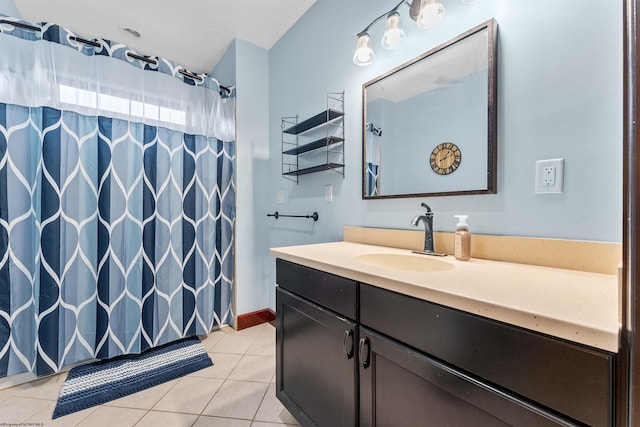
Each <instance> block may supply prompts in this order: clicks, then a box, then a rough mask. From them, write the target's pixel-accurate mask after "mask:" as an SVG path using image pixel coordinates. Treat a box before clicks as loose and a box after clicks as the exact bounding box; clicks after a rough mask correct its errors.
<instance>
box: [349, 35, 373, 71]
mask: <svg viewBox="0 0 640 427" xmlns="http://www.w3.org/2000/svg"><path fill="white" fill-rule="evenodd" d="M375 56H376V54H375V53H374V52H373V47H372V46H371V37H369V34H366V33H365V34H362V35H359V36H358V40H357V41H356V52H355V53H354V54H353V63H354V64H356V65H360V66H364V65H369V64H371V62H372V61H373V58H375Z"/></svg>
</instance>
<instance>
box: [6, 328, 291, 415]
mask: <svg viewBox="0 0 640 427" xmlns="http://www.w3.org/2000/svg"><path fill="white" fill-rule="evenodd" d="M202 342H203V344H204V346H205V347H206V348H207V351H208V352H209V355H210V356H211V360H212V361H213V363H214V365H213V366H212V367H210V368H207V369H203V370H201V371H198V372H194V373H193V374H190V375H187V376H185V377H182V378H180V379H177V380H174V381H170V382H167V383H164V384H161V385H159V386H157V387H153V388H150V389H147V390H145V391H142V392H140V393H135V394H132V395H130V396H127V397H124V398H122V399H118V400H114V401H112V402H109V403H106V404H104V405H100V406H96V407H93V408H89V409H86V410H84V411H81V412H76V413H74V414H70V415H67V416H64V417H61V418H58V419H56V420H51V414H52V413H53V408H54V406H55V403H56V399H57V397H58V392H59V391H60V387H61V386H62V383H63V382H64V380H65V378H66V375H67V374H66V373H63V374H59V375H56V376H51V377H47V378H44V379H41V380H37V381H34V382H31V383H28V384H22V385H19V386H15V387H12V388H8V389H5V390H0V425H10V424H14V425H15V424H19V423H23V424H22V425H25V426H43V427H53V426H82V427H85V426H86V427H100V426H105V427H107V426H118V427H125V426H141V427H144V426H149V427H154V426H163V427H164V426H167V427H173V426H176V427H183V426H184V427H189V426H193V427H204V426H216V427H217V426H219V427H276V426H289V425H298V423H297V422H296V421H295V419H294V418H293V417H292V416H291V414H289V412H288V411H287V410H286V409H284V407H283V406H282V404H281V403H280V402H279V401H278V400H277V399H276V396H275V328H274V327H273V326H272V325H270V324H268V323H265V324H262V325H258V326H254V327H252V328H248V329H244V330H242V331H235V330H233V329H232V328H229V327H225V328H223V329H220V330H217V331H214V332H212V333H211V334H209V335H208V336H207V337H206V338H205V339H204V340H203V341H202Z"/></svg>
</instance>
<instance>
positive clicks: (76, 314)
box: [0, 28, 235, 376]
mask: <svg viewBox="0 0 640 427" xmlns="http://www.w3.org/2000/svg"><path fill="white" fill-rule="evenodd" d="M0 29H1V28H0ZM57 31H62V30H61V29H59V28H58V29H57ZM13 35H15V34H10V35H7V34H0V37H12V36H13ZM66 40H68V38H67V39H66ZM39 43H42V41H40V42H39ZM79 55H80V54H79ZM80 56H82V55H80ZM107 60H110V61H114V59H107ZM0 71H1V70H0ZM136 71H137V72H141V71H142V70H136ZM145 72H146V71H145ZM3 77H6V76H3V75H2V74H1V73H0V82H1V80H2V78H3ZM180 84H184V83H182V82H181V83H180ZM201 90H207V91H210V89H206V88H201ZM1 94H2V84H1V83H0V95H1ZM216 95H217V93H216ZM1 99H2V98H1V97H0V100H1ZM222 101H223V100H220V99H217V102H222ZM211 117H212V118H213V119H215V117H216V114H211ZM150 122H153V121H152V120H146V119H144V118H140V119H139V120H137V119H135V118H134V117H132V118H129V119H123V118H116V117H108V116H106V115H101V114H95V115H91V114H81V113H78V112H76V111H69V110H66V109H63V108H54V107H50V106H34V105H19V104H14V103H10V102H0V376H7V375H13V374H18V373H22V372H33V373H35V374H37V375H46V374H50V373H53V372H57V371H59V370H61V369H62V368H63V367H65V366H68V365H71V364H75V363H78V362H81V361H85V360H91V359H95V358H99V359H102V358H109V357H114V356H118V355H122V354H130V353H139V352H141V351H144V350H145V349H147V348H150V347H154V346H158V345H161V344H164V343H167V342H170V341H173V340H176V339H179V338H182V337H186V336H190V335H194V334H204V333H207V332H209V331H210V330H211V329H212V328H214V327H215V326H219V325H223V324H228V323H230V322H232V316H233V313H232V311H231V300H232V297H231V291H232V281H233V242H234V240H233V237H234V231H233V227H234V220H235V186H234V182H233V164H234V158H235V153H234V142H233V141H232V140H229V138H223V139H224V140H223V139H220V138H218V137H216V136H214V135H211V132H206V131H205V130H204V129H203V131H202V133H189V132H186V131H185V130H184V129H183V130H177V129H175V128H170V126H169V127H165V126H162V122H160V121H156V122H155V123H152V124H149V123H150ZM174 127H175V126H174Z"/></svg>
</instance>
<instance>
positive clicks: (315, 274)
mask: <svg viewBox="0 0 640 427" xmlns="http://www.w3.org/2000/svg"><path fill="white" fill-rule="evenodd" d="M276 283H277V284H278V286H281V287H282V288H284V289H287V290H289V291H291V292H293V293H295V294H297V295H299V296H301V297H303V298H306V299H308V300H310V301H312V302H315V303H316V304H320V305H322V306H324V307H326V308H328V309H330V310H333V311H335V312H336V313H339V314H341V315H343V316H346V317H348V318H350V319H357V317H356V316H357V314H358V313H357V309H356V307H357V289H358V285H357V283H356V282H355V281H353V280H350V279H345V278H344V277H340V276H336V275H333V274H330V273H325V272H324V271H319V270H315V269H313V268H309V267H305V266H302V265H299V264H295V263H292V262H289V261H285V260H282V259H279V258H278V259H276Z"/></svg>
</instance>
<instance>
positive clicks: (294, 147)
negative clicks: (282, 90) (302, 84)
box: [280, 91, 344, 184]
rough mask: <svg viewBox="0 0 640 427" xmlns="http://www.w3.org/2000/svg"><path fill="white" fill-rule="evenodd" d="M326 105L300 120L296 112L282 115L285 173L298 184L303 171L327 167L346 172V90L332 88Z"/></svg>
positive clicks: (327, 168)
mask: <svg viewBox="0 0 640 427" xmlns="http://www.w3.org/2000/svg"><path fill="white" fill-rule="evenodd" d="M326 106H327V108H326V110H324V111H322V112H320V113H318V114H316V115H314V116H312V117H309V118H308V119H306V120H303V121H301V122H298V116H297V115H295V116H285V117H282V121H281V124H280V126H281V129H282V176H283V177H284V178H286V179H288V180H290V181H294V182H295V183H296V184H297V183H298V176H300V175H306V174H309V173H314V172H320V171H325V170H332V171H335V172H337V173H339V174H340V175H342V176H344V91H342V92H329V93H328V94H327V104H326ZM304 155H308V157H309V160H308V162H306V163H307V164H306V165H303V163H304V162H301V156H304Z"/></svg>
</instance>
